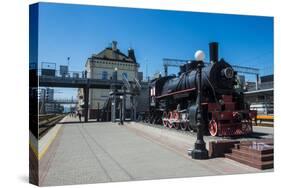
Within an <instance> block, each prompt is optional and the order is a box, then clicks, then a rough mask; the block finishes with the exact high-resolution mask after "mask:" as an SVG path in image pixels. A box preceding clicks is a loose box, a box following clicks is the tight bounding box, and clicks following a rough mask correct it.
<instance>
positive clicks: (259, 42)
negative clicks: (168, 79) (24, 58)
mask: <svg viewBox="0 0 281 188" xmlns="http://www.w3.org/2000/svg"><path fill="white" fill-rule="evenodd" d="M112 40H116V41H118V47H119V49H120V50H121V51H123V52H125V53H127V49H128V48H129V47H132V48H134V49H135V54H136V58H137V61H138V63H139V64H140V71H143V72H144V74H145V76H146V66H147V70H148V75H151V74H153V73H155V72H157V71H160V72H163V66H162V59H163V58H165V57H167V58H178V59H193V56H194V52H195V51H196V50H198V49H201V50H203V51H205V53H206V61H207V60H208V59H209V54H208V43H209V42H211V41H217V42H219V45H220V46H219V56H220V58H224V59H225V60H226V61H228V62H229V63H230V64H236V65H242V66H250V67H257V68H260V69H261V74H262V75H265V74H272V73H273V18H272V17H260V16H239V15H226V14H208V13H194V12H179V11H162V10H149V9H132V8H113V7H98V6H85V5H68V4H51V3H41V4H40V6H39V62H42V61H45V62H55V63H56V64H57V68H58V67H59V65H65V64H67V57H69V56H70V57H71V59H70V68H69V69H70V70H72V71H82V70H84V66H85V62H86V60H87V58H88V57H90V56H91V55H92V54H94V53H98V52H100V51H101V50H103V49H104V48H105V47H107V46H108V45H109V43H110V42H111V41H112ZM173 72H177V69H171V71H170V73H173ZM249 79H250V77H249ZM65 94H67V96H75V95H76V94H75V92H72V91H70V90H67V92H65ZM58 97H59V96H58Z"/></svg>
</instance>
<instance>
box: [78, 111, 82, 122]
mask: <svg viewBox="0 0 281 188" xmlns="http://www.w3.org/2000/svg"><path fill="white" fill-rule="evenodd" d="M81 116H82V114H81V112H80V111H78V117H79V121H80V122H81Z"/></svg>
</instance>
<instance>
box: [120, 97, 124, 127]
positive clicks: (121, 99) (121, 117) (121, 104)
mask: <svg viewBox="0 0 281 188" xmlns="http://www.w3.org/2000/svg"><path fill="white" fill-rule="evenodd" d="M123 98H124V97H123V95H121V96H120V102H121V103H120V125H123V124H124V122H123V102H124V101H123Z"/></svg>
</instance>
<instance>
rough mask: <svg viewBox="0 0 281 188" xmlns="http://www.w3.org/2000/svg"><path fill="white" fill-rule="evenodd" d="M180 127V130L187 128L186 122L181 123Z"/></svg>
mask: <svg viewBox="0 0 281 188" xmlns="http://www.w3.org/2000/svg"><path fill="white" fill-rule="evenodd" d="M180 127H181V130H183V131H186V130H188V124H187V123H181V124H180Z"/></svg>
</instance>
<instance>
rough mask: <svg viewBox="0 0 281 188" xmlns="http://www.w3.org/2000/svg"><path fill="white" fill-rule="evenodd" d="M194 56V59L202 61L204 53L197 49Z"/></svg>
mask: <svg viewBox="0 0 281 188" xmlns="http://www.w3.org/2000/svg"><path fill="white" fill-rule="evenodd" d="M194 57H195V59H196V61H203V60H204V58H205V53H204V52H203V51H202V50H197V51H196V52H195V55H194Z"/></svg>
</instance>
